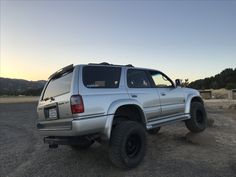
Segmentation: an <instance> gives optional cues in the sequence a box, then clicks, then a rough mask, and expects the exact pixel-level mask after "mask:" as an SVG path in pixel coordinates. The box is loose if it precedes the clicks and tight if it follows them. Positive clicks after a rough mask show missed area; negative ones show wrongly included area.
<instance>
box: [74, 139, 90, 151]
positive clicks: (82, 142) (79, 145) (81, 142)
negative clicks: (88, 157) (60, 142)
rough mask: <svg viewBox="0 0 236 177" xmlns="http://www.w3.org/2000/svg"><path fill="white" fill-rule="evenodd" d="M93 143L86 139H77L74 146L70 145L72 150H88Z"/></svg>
mask: <svg viewBox="0 0 236 177" xmlns="http://www.w3.org/2000/svg"><path fill="white" fill-rule="evenodd" d="M93 143H94V140H90V139H87V138H79V139H78V140H77V142H76V144H73V145H70V146H71V147H72V148H73V149H88V148H89V147H90V146H92V144H93Z"/></svg>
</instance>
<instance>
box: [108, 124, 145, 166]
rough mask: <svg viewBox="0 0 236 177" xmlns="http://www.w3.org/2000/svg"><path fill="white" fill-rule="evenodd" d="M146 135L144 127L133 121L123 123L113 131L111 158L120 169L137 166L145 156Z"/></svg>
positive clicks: (110, 149)
mask: <svg viewBox="0 0 236 177" xmlns="http://www.w3.org/2000/svg"><path fill="white" fill-rule="evenodd" d="M145 149H146V133H145V129H144V127H143V126H142V125H141V124H140V123H138V122H133V121H122V122H120V123H118V124H117V125H116V126H115V127H114V128H113V130H112V133H111V139H110V147H109V157H110V160H111V162H112V163H113V164H114V165H115V166H117V167H120V168H125V169H129V168H133V167H135V166H137V165H138V164H139V163H140V162H141V160H142V159H143V157H144V155H145Z"/></svg>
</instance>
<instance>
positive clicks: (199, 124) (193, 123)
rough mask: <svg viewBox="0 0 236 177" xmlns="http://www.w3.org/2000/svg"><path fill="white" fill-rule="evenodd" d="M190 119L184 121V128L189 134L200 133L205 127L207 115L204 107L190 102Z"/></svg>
mask: <svg viewBox="0 0 236 177" xmlns="http://www.w3.org/2000/svg"><path fill="white" fill-rule="evenodd" d="M190 116H191V119H189V120H186V121H185V125H186V127H187V128H188V129H189V130H190V131H191V132H195V133H197V132H201V131H204V130H205V129H206V127H207V115H206V111H205V108H204V105H203V104H202V103H200V102H192V103H191V109H190Z"/></svg>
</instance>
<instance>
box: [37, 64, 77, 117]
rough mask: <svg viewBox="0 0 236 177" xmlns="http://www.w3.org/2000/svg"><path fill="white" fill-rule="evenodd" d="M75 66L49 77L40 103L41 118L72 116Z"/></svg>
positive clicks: (39, 113)
mask: <svg viewBox="0 0 236 177" xmlns="http://www.w3.org/2000/svg"><path fill="white" fill-rule="evenodd" d="M72 75H73V68H72V69H70V70H66V71H64V72H61V73H59V74H57V75H56V74H54V75H52V76H51V78H50V79H49V81H48V83H47V85H46V87H45V89H44V91H43V93H42V96H41V100H40V101H39V105H38V110H37V111H38V115H39V119H40V120H57V119H66V118H71V117H72V113H71V108H70V96H71V82H72Z"/></svg>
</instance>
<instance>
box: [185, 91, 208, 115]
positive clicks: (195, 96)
mask: <svg viewBox="0 0 236 177" xmlns="http://www.w3.org/2000/svg"><path fill="white" fill-rule="evenodd" d="M194 98H197V99H199V100H201V102H202V103H204V102H203V100H202V98H201V96H200V95H189V96H188V97H187V101H186V104H185V113H186V114H190V109H191V102H192V100H193V99H194Z"/></svg>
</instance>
